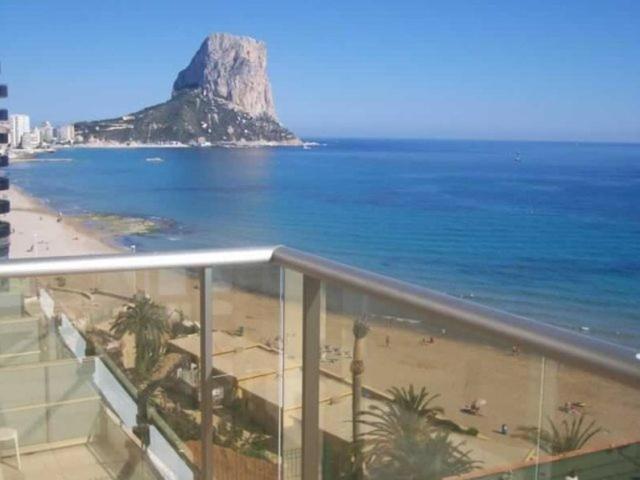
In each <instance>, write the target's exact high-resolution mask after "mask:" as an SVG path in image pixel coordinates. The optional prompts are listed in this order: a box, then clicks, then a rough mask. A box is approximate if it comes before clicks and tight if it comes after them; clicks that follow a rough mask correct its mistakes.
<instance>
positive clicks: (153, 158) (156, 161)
mask: <svg viewBox="0 0 640 480" xmlns="http://www.w3.org/2000/svg"><path fill="white" fill-rule="evenodd" d="M146 161H147V162H150V163H159V162H164V160H163V159H161V158H160V157H151V158H147V160H146Z"/></svg>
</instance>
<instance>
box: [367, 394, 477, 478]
mask: <svg viewBox="0 0 640 480" xmlns="http://www.w3.org/2000/svg"><path fill="white" fill-rule="evenodd" d="M388 393H389V395H390V399H389V400H387V401H386V402H385V405H384V407H379V406H372V407H371V408H370V409H369V410H368V411H365V412H361V413H360V415H359V420H358V422H359V423H360V424H362V425H363V426H365V427H366V428H367V429H368V431H367V432H366V433H364V434H362V435H361V437H360V438H361V441H362V444H363V447H364V459H365V462H364V464H365V465H366V466H367V470H368V472H369V474H370V476H371V478H372V479H377V478H380V479H386V478H401V479H406V480H431V479H436V478H442V477H447V476H453V475H461V474H463V473H466V472H468V471H470V470H472V469H474V468H476V467H477V466H478V465H479V462H477V461H475V460H473V459H472V458H471V457H470V455H469V454H470V451H468V450H464V448H463V446H464V444H463V443H458V444H456V443H454V442H453V440H451V438H450V432H449V431H448V430H446V429H444V428H442V427H441V426H440V425H439V423H438V419H437V416H438V415H439V414H441V413H443V409H442V408H441V407H438V406H433V405H432V402H433V401H434V400H435V399H436V398H438V395H431V396H430V395H429V393H428V392H427V390H426V389H425V388H424V387H423V388H422V389H420V390H419V391H416V390H415V389H414V388H413V386H412V385H411V386H409V388H395V387H394V388H392V389H390V390H388Z"/></svg>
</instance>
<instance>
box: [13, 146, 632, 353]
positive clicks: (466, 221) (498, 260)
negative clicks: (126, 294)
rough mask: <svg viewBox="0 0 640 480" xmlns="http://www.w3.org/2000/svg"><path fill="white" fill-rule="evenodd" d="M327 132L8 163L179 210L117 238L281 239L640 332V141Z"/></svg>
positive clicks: (52, 199)
mask: <svg viewBox="0 0 640 480" xmlns="http://www.w3.org/2000/svg"><path fill="white" fill-rule="evenodd" d="M321 143H322V145H321V146H318V147H315V148H312V149H309V150H305V149H301V148H275V149H243V150H237V149H221V148H220V149H218V148H215V149H213V148H212V149H100V150H98V149H71V150H61V151H59V152H57V153H55V154H50V155H47V156H46V157H43V158H42V160H54V159H55V160H68V161H41V162H35V163H26V164H16V165H14V166H11V167H10V168H9V174H10V176H11V177H12V181H14V182H15V183H16V184H17V185H20V186H21V187H23V188H24V189H26V190H27V191H28V192H31V193H33V194H35V195H37V196H39V197H42V198H45V199H47V201H48V202H49V203H50V204H51V206H52V207H53V208H55V209H57V210H62V211H63V212H65V213H67V214H79V213H86V212H99V213H112V214H118V215H136V216H145V217H160V218H163V219H167V220H170V222H168V223H167V224H168V225H169V227H167V228H166V229H165V230H164V231H162V232H160V233H157V234H154V235H147V236H131V237H125V238H122V239H121V241H122V242H123V243H125V244H126V245H130V244H136V246H137V248H138V250H145V251H151V250H167V249H178V248H180V249H182V248H207V247H230V246H232V247H237V246H243V245H253V246H255V245H270V244H279V243H282V244H286V245H288V246H292V247H297V248H301V249H304V250H308V251H311V252H314V253H318V254H321V255H324V256H327V257H330V258H333V259H336V260H340V261H345V262H348V263H351V264H355V265H357V266H361V267H365V268H368V269H371V270H375V271H378V272H382V273H384V274H387V275H391V276H395V277H398V278H400V279H403V280H407V281H412V282H415V283H418V284H421V285H425V286H428V287H431V288H435V289H438V290H442V291H445V292H448V293H450V294H452V295H456V296H459V297H463V298H471V299H473V300H474V301H478V302H481V303H484V304H488V305H491V306H495V307H499V308H503V309H505V310H508V311H511V312H514V313H517V314H522V315H527V316H530V317H532V318H536V319H539V320H542V321H546V322H551V323H554V324H559V325H563V326H568V327H570V328H574V329H580V328H581V327H583V328H588V329H589V330H590V332H591V333H592V334H595V335H600V336H604V337H607V338H610V339H614V340H615V341H619V342H624V343H628V344H631V345H634V346H640V145H615V144H575V143H525V142H523V143H518V142H472V141H408V140H407V141H395V140H394V141H392V140H388V141H387V140H323V141H321ZM153 157H158V158H161V159H162V160H163V161H162V162H148V161H146V159H148V158H153Z"/></svg>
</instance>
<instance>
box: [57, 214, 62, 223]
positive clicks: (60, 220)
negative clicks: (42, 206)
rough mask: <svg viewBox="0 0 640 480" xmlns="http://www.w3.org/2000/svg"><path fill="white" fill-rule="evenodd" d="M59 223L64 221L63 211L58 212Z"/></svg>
mask: <svg viewBox="0 0 640 480" xmlns="http://www.w3.org/2000/svg"><path fill="white" fill-rule="evenodd" d="M56 222H57V223H61V222H62V212H58V218H57V219H56Z"/></svg>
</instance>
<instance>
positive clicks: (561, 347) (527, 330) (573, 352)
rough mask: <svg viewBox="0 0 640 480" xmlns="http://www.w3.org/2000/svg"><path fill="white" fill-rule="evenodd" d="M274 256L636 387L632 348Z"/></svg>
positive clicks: (326, 265) (392, 282)
mask: <svg viewBox="0 0 640 480" xmlns="http://www.w3.org/2000/svg"><path fill="white" fill-rule="evenodd" d="M272 261H273V262H275V263H277V264H279V265H281V266H284V267H289V268H292V269H294V270H297V271H299V272H301V273H304V274H306V275H310V276H312V277H315V278H319V279H322V280H325V281H330V282H335V283H337V284H340V285H343V286H346V287H351V288H353V289H356V290H358V291H360V292H361V293H365V294H369V295H372V296H374V297H378V298H383V299H387V300H390V301H392V302H397V303H398V304H401V305H404V306H409V307H413V308H415V309H418V310H420V311H423V312H425V313H430V314H436V315H440V316H443V317H445V318H446V319H447V320H448V321H450V322H452V326H457V327H464V328H469V329H471V330H472V331H475V332H483V333H486V334H490V335H492V336H494V337H497V338H499V339H503V340H506V341H510V342H516V343H518V344H520V345H521V346H523V347H525V348H527V347H528V348H529V349H530V350H533V352H534V353H539V354H541V355H544V356H548V357H550V358H553V359H556V360H559V361H562V362H564V363H568V364H571V365H574V366H577V367H580V368H583V369H588V370H590V371H594V372H598V373H600V374H602V375H605V376H607V377H609V378H615V379H617V380H619V381H623V382H625V383H629V384H631V385H633V386H635V387H640V354H638V352H637V351H635V350H633V349H631V348H627V347H623V346H620V345H617V344H614V343H611V342H607V341H604V340H600V339H597V338H593V337H588V336H586V335H581V334H579V333H577V332H572V331H570V330H566V329H563V328H560V327H556V326H553V325H548V324H545V323H541V322H537V321H534V320H530V319H528V318H524V317H520V316H517V315H512V314H509V313H506V312H502V311H500V310H495V309H492V308H489V307H484V306H482V305H478V304H476V303H472V302H468V301H465V300H461V299H458V298H454V297H451V296H449V295H445V294H443V293H439V292H436V291H433V290H430V289H427V288H423V287H418V286H416V285H412V284H409V283H405V282H401V281H399V280H396V279H393V278H390V277H386V276H383V275H378V274H376V273H372V272H368V271H365V270H361V269H358V268H354V267H350V266H348V265H344V264H341V263H338V262H334V261H331V260H327V259H325V258H321V257H318V256H315V255H310V254H307V253H304V252H300V251H298V250H295V249H292V248H287V247H277V248H276V249H275V251H274V252H273V258H272Z"/></svg>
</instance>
